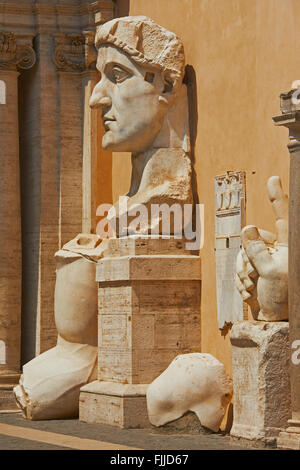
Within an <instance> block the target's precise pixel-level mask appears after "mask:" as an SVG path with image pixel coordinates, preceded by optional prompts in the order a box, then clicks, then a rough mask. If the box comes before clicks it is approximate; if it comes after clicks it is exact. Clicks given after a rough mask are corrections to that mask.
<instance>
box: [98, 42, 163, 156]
mask: <svg viewBox="0 0 300 470" xmlns="http://www.w3.org/2000/svg"><path fill="white" fill-rule="evenodd" d="M97 68H98V70H99V72H100V73H101V79H100V81H99V82H98V84H97V85H96V86H95V88H94V91H93V94H92V96H91V99H90V106H91V107H92V108H101V109H102V120H103V125H104V129H105V134H104V136H103V140H102V146H103V148H104V149H106V150H109V151H120V152H137V153H138V152H142V151H145V150H146V149H147V148H148V147H149V146H150V145H151V143H152V142H153V140H154V139H155V137H156V136H157V134H158V133H159V131H160V129H161V126H162V123H163V119H164V117H165V115H166V113H167V111H168V108H169V105H170V100H169V98H170V94H171V93H170V91H167V92H164V88H165V84H164V82H163V79H162V74H161V71H160V70H156V69H153V68H150V67H145V66H139V65H137V64H136V63H135V62H133V61H132V60H131V58H130V56H129V55H128V54H126V53H125V52H123V51H122V50H121V49H118V48H116V47H115V46H112V45H108V44H105V45H102V46H101V47H100V48H99V51H98V60H97Z"/></svg>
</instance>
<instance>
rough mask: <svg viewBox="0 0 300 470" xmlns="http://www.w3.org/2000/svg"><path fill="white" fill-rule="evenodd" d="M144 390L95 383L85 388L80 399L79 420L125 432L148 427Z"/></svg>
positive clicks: (144, 386)
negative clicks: (113, 427)
mask: <svg viewBox="0 0 300 470" xmlns="http://www.w3.org/2000/svg"><path fill="white" fill-rule="evenodd" d="M147 387H148V385H144V384H143V385H129V384H119V383H113V382H99V381H98V380H96V381H95V382H92V383H90V384H88V385H85V386H84V387H82V388H81V393H80V399H79V416H80V419H81V421H86V422H88V423H101V424H109V425H112V426H118V427H120V428H127V429H129V428H149V427H151V424H150V421H149V419H148V414H147V403H146V392H147Z"/></svg>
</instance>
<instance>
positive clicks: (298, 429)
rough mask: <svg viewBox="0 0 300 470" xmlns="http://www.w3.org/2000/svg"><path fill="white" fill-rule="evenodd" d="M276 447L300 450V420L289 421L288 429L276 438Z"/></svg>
mask: <svg viewBox="0 0 300 470" xmlns="http://www.w3.org/2000/svg"><path fill="white" fill-rule="evenodd" d="M277 447H278V449H292V450H300V419H299V420H298V419H297V420H294V419H289V427H288V428H287V429H286V430H285V431H282V432H281V433H280V434H279V436H278V439H277Z"/></svg>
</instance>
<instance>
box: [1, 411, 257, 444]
mask: <svg viewBox="0 0 300 470" xmlns="http://www.w3.org/2000/svg"><path fill="white" fill-rule="evenodd" d="M70 449H71V450H74V449H76V450H109V451H115V450H120V451H122V450H124V451H130V450H132V451H134V450H141V449H142V450H250V449H255V450H258V449H263V447H259V446H256V447H252V446H249V445H245V443H241V444H240V443H237V442H231V440H230V437H229V436H228V435H222V434H197V435H195V434H192V435H190V434H179V435H178V434H177V435H174V434H167V435H166V434H158V433H157V432H156V431H155V430H153V429H119V428H115V427H112V426H104V425H102V424H87V423H83V422H81V421H79V420H78V419H69V420H53V421H27V420H25V419H24V418H23V417H22V415H21V414H20V413H1V414H0V450H70Z"/></svg>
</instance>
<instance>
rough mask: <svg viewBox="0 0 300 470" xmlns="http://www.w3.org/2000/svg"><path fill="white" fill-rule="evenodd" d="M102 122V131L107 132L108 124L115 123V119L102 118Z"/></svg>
mask: <svg viewBox="0 0 300 470" xmlns="http://www.w3.org/2000/svg"><path fill="white" fill-rule="evenodd" d="M102 122H103V126H104V129H105V130H106V131H108V130H109V127H110V126H109V125H110V123H111V122H116V119H113V118H108V117H103V118H102Z"/></svg>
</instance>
